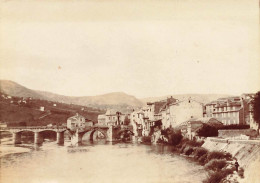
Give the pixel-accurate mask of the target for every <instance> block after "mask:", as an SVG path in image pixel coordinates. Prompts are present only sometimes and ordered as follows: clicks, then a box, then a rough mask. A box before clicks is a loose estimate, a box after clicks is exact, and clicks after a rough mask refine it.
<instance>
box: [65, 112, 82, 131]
mask: <svg viewBox="0 0 260 183" xmlns="http://www.w3.org/2000/svg"><path fill="white" fill-rule="evenodd" d="M85 124H86V121H85V117H84V116H82V115H80V114H78V113H76V115H75V116H71V117H69V118H68V119H67V128H69V129H75V128H85V127H86V125H85Z"/></svg>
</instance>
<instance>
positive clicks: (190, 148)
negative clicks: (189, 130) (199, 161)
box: [183, 146, 194, 156]
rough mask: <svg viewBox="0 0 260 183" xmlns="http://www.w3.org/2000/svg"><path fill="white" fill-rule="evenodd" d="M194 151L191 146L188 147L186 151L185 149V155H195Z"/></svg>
mask: <svg viewBox="0 0 260 183" xmlns="http://www.w3.org/2000/svg"><path fill="white" fill-rule="evenodd" d="M193 151H194V149H193V148H192V147H190V146H186V147H185V148H184V149H183V153H184V154H185V155H187V156H189V155H191V154H192V153H193Z"/></svg>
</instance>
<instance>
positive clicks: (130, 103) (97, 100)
mask: <svg viewBox="0 0 260 183" xmlns="http://www.w3.org/2000/svg"><path fill="white" fill-rule="evenodd" d="M0 91H1V92H2V93H5V94H7V95H10V96H18V97H24V98H27V97H32V98H34V99H44V100H49V101H57V102H63V103H68V104H77V105H84V106H91V107H98V108H102V109H106V108H123V110H127V109H128V108H132V107H140V106H142V105H143V103H142V102H141V101H140V100H138V99H137V98H135V97H134V96H131V95H128V94H126V93H123V92H114V93H108V94H104V95H97V96H82V97H71V96H64V95H58V94H55V93H51V92H46V91H38V90H31V89H28V88H26V87H24V86H22V85H19V84H18V83H15V82H13V81H8V80H0Z"/></svg>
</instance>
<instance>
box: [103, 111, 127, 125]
mask: <svg viewBox="0 0 260 183" xmlns="http://www.w3.org/2000/svg"><path fill="white" fill-rule="evenodd" d="M127 116H128V115H127V114H122V113H121V112H119V111H116V110H113V109H108V110H107V111H106V113H105V114H101V115H98V124H100V125H123V124H124V121H125V119H126V118H127Z"/></svg>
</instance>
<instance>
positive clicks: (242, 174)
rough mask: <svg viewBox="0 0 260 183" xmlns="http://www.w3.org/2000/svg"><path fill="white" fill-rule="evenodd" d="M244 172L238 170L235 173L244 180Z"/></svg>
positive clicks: (240, 169)
mask: <svg viewBox="0 0 260 183" xmlns="http://www.w3.org/2000/svg"><path fill="white" fill-rule="evenodd" d="M244 172H245V170H244V169H243V168H239V169H238V172H237V173H238V175H239V176H240V177H241V178H244Z"/></svg>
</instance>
